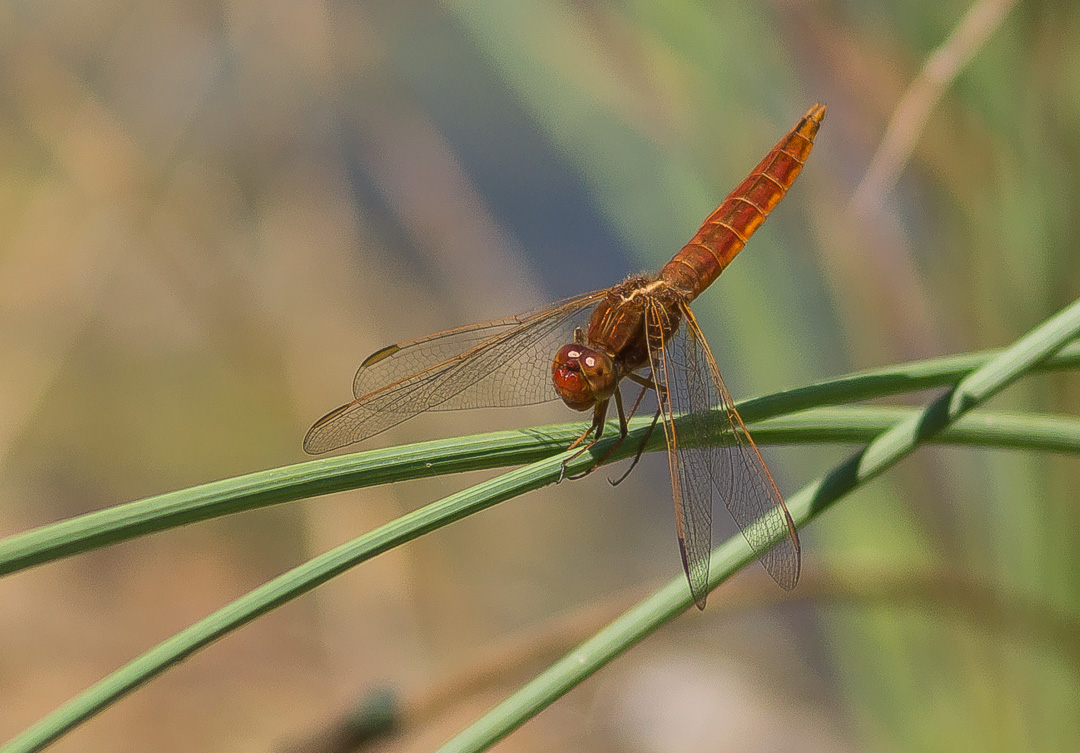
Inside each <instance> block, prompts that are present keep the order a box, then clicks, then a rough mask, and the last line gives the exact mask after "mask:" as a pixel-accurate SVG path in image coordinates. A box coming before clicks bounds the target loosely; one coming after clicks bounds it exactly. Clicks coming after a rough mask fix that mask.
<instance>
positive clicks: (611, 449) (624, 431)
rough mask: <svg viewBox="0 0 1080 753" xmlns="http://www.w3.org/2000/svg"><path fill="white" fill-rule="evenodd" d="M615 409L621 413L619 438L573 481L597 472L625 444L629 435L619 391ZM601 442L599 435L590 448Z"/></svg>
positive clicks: (617, 391)
mask: <svg viewBox="0 0 1080 753" xmlns="http://www.w3.org/2000/svg"><path fill="white" fill-rule="evenodd" d="M640 400H641V398H640V397H639V398H638V401H639V402H640ZM634 408H635V410H636V409H637V403H634ZM615 409H616V410H617V411H618V412H619V438H618V439H616V440H615V441H614V442H612V444H611V447H608V448H607V452H605V453H604V454H603V455H601V456H600V459H599V460H597V461H596V462H595V463H593V464H592V466H590V468H589V469H588V470H587V471H585V472H584V473H580V474H578V475H577V476H571V477H570V478H571V479H578V478H584V477H585V476H588V475H589V474H590V473H592V472H593V471H595V470H596V469H597V468H599V467H600V466H601V465H603V464H604V461H605V460H607V459H608V458H609V457H610V456H611V453H613V452H615V450H616V448H618V446H619V445H621V444H622V443H623V440H624V439H626V434H627V428H626V412H625V411H624V410H623V404H622V391H621V390H618V389H616V390H615ZM604 411H605V412H607V406H606V405H605V407H604ZM631 415H632V414H631ZM599 440H600V435H599V434H597V435H596V437H595V438H594V439H593V441H592V442H590V443H589V447H592V446H593V445H594V444H596V443H597V442H598V441H599ZM589 447H586V448H585V449H586V450H587V449H589ZM584 451H585V450H582V451H581V452H584ZM581 452H579V453H578V454H577V455H574V458H576V457H577V456H578V455H580V454H581ZM574 458H570V460H573V459H574ZM567 462H569V461H567Z"/></svg>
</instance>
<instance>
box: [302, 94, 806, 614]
mask: <svg viewBox="0 0 1080 753" xmlns="http://www.w3.org/2000/svg"><path fill="white" fill-rule="evenodd" d="M824 119H825V106H824V105H820V104H818V105H814V106H813V107H811V108H810V110H809V111H808V112H807V113H806V115H805V116H804V117H803V118H802V120H800V121H799V122H798V124H797V125H796V126H795V127H794V128H793V129H791V131H790V132H789V133H788V134H787V135H786V136H784V138H782V139H781V140H780V142H779V143H778V144H777V145H776V146H775V147H773V149H772V151H770V152H769V153H768V154H767V155H765V158H764V159H763V160H762V161H761V163H760V164H759V165H758V166H757V167H756V168H754V170H753V171H752V172H751V173H750V175H749V176H747V178H746V179H745V180H744V181H743V182H742V183H740V184H739V186H738V187H737V188H736V189H735V190H734V191H732V192H731V194H730V195H729V196H728V197H727V198H726V199H724V203H723V204H721V205H720V207H719V208H718V209H717V210H716V211H715V212H713V213H712V215H710V216H709V218H708V219H707V220H705V224H703V225H702V226H701V229H700V230H698V231H697V234H695V235H694V237H693V238H692V239H691V240H690V242H689V243H687V244H686V245H685V246H683V248H682V250H681V251H679V253H677V254H675V257H674V258H673V259H672V260H671V261H669V262H668V263H667V264H666V265H664V267H663V269H661V270H660V273H659V274H657V275H637V276H634V277H630V278H629V279H627V280H626V281H625V282H623V283H620V284H619V285H616V286H614V287H611V288H607V289H605V290H598V291H595V292H593V293H587V294H586V295H582V296H578V297H576V298H571V299H568V300H565V301H562V302H561V303H558V304H555V305H553V306H550V307H547V308H543V309H540V310H537V311H533V312H530V313H527V314H522V315H520V316H515V317H511V318H509V319H500V320H497V321H491V322H485V323H482V324H473V325H470V326H468V327H460V328H458V329H452V330H447V331H445V332H439V333H437V334H434V335H428V336H427V337H422V338H420V339H419V340H410V341H408V342H403V343H399V344H397V345H390V346H388V347H386V348H382V349H381V350H377V351H375V352H374V353H372V354H371V355H370V356H368V357H367V358H366V359H365V360H364V362H363V363H362V364H360V369H359V371H357V372H356V378H355V379H354V380H353V394H354V395H355V396H356V399H355V400H353V401H352V402H351V403H348V404H347V405H343V406H341V407H340V408H338V409H336V410H333V411H331V412H330V413H328V414H327V415H326V416H324V417H323V418H321V419H319V420H318V421H317V422H315V425H314V426H312V427H311V430H310V431H308V433H307V437H305V439H304V449H305V450H306V451H307V452H309V453H312V454H316V453H321V452H328V451H330V450H335V449H338V448H340V447H344V446H345V445H347V444H352V443H353V442H359V441H360V440H363V439H367V438H368V437H371V436H374V435H375V434H378V433H379V432H382V431H385V430H386V429H389V428H390V427H392V426H395V425H397V424H399V423H401V422H402V421H406V420H408V419H410V418H412V417H413V416H416V415H418V414H420V413H422V412H424V411H429V410H459V409H464V408H486V407H496V406H500V407H508V406H517V405H530V404H533V403H539V402H544V401H547V400H553V399H555V398H561V399H562V400H563V402H564V403H566V405H568V406H569V407H570V408H573V409H574V410H579V411H586V410H592V412H593V419H592V424H591V425H590V426H589V428H588V429H586V430H585V432H584V433H583V434H582V435H581V436H580V437H579V438H578V439H577V441H576V442H574V444H573V445H571V447H574V446H577V445H579V444H581V443H582V442H584V441H585V440H586V439H588V438H589V437H590V436H591V437H592V440H591V442H590V443H589V444H588V445H586V446H584V448H583V450H582V451H585V450H587V449H589V448H591V447H592V446H593V445H594V444H595V443H596V442H597V441H598V440H599V438H600V435H601V433H602V432H603V429H604V423H605V419H606V417H607V411H608V406H609V404H610V403H611V401H612V400H613V399H614V401H615V407H616V409H617V411H618V414H619V430H620V441H621V438H623V437H625V436H626V434H627V424H626V421H627V416H626V412H625V410H624V409H623V400H622V394H621V392H620V389H619V382H620V381H622V380H623V379H627V380H629V381H631V382H634V383H636V384H638V385H640V386H641V387H642V392H641V395H639V396H638V401H637V402H635V403H634V406H633V409H632V410H631V412H630V415H633V413H634V410H636V408H637V406H638V404H639V403H640V400H641V396H642V395H644V393H645V391H646V390H649V389H651V390H654V391H655V392H656V395H657V402H658V403H659V406H658V408H657V416H659V417H662V419H663V426H664V433H665V435H666V439H667V448H668V463H669V466H670V470H671V488H672V492H673V494H674V498H675V527H676V531H677V533H678V536H679V547H680V550H681V553H682V561H683V569H684V570H685V571H686V577H687V580H688V581H689V583H690V592H691V594H692V596H693V598H694V602H695V603H696V604H697V606H698V607H699V608H702V609H704V607H705V597H706V595H707V591H708V579H709V554H710V550H711V547H712V500H713V496H714V495H719V497H720V498H721V499H722V500H724V503H725V504H726V505H727V508H728V510H729V511H730V512H731V515H732V517H734V518H735V521H736V523H738V525H739V528H740V529H741V530H742V532H743V534H744V535H745V537H746V540H747V541H748V542H749V544H750V546H751V548H752V549H753V550H754V552H755V554H757V556H758V558H759V559H760V560H761V563H762V564H763V565H764V566H765V569H766V570H767V571H768V572H769V575H771V576H772V577H773V579H774V580H775V581H776V582H777V583H778V584H780V586H781V587H783V588H785V589H792V588H794V587H795V584H796V582H797V581H798V579H799V538H798V534H797V533H796V531H795V524H794V522H793V521H792V520H791V515H790V514H789V513H788V510H787V507H786V506H785V505H784V500H783V498H782V497H781V496H780V492H779V491H778V490H777V488H776V484H775V483H774V482H773V479H772V476H771V475H770V474H769V471H768V469H767V468H766V467H765V463H764V461H763V460H762V459H761V454H760V453H759V452H758V449H757V447H756V446H755V445H754V441H753V440H752V439H751V438H750V434H749V432H747V430H746V425H745V424H743V421H742V418H740V417H739V414H738V412H737V411H736V410H735V404H734V402H733V401H732V399H731V395H730V393H728V390H727V388H726V387H725V386H724V381H723V379H721V378H720V370H719V369H718V368H717V365H716V360H715V359H714V358H713V355H712V353H711V351H710V350H709V346H708V344H707V343H706V342H705V336H704V335H703V334H702V332H701V328H700V327H699V326H698V324H697V321H696V320H695V319H694V315H693V313H692V312H691V311H690V306H689V304H690V302H691V301H693V300H694V298H696V297H697V296H698V295H699V294H701V293H702V292H703V291H704V290H705V289H706V288H707V287H709V285H711V284H712V282H713V280H715V279H716V278H717V277H718V276H719V275H720V272H721V271H723V269H724V267H726V266H727V265H728V263H729V262H730V261H731V260H732V259H733V258H734V257H735V255H736V254H737V253H739V251H740V250H742V247H743V246H744V245H746V241H747V239H748V238H749V237H750V236H751V235H752V234H753V232H754V231H755V230H757V229H758V227H760V225H761V223H762V222H764V221H765V217H766V216H767V215H768V214H769V212H770V211H772V209H773V207H775V206H776V204H777V203H778V202H779V201H780V199H782V198H783V197H784V193H785V192H786V191H787V189H788V188H790V187H791V184H792V183H793V182H794V181H795V178H796V176H798V174H799V172H800V171H801V170H802V167H803V164H804V163H805V162H806V159H807V157H809V155H810V150H811V148H812V147H813V145H814V136H815V135H816V134H817V132H818V129H819V128H820V127H821V123H822V121H823V120H824ZM553 354H554V355H553ZM680 414H681V418H680V420H679V422H678V423H676V420H675V419H676V418H677V417H679V416H680ZM656 420H657V419H656V417H654V419H653V426H655V425H656ZM643 447H644V444H642V448H643ZM609 452H610V450H609ZM638 454H639V456H640V450H639V453H638ZM635 462H636V460H635ZM595 467H596V466H595V465H594V466H593V468H595ZM632 467H633V465H631V468H632ZM564 468H565V465H564ZM590 470H592V469H590Z"/></svg>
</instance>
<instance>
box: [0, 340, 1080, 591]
mask: <svg viewBox="0 0 1080 753" xmlns="http://www.w3.org/2000/svg"><path fill="white" fill-rule="evenodd" d="M998 353H999V352H998V351H988V352H982V353H968V354H963V355H959V356H948V357H944V358H935V359H929V360H925V361H916V362H912V363H906V364H900V365H897V366H890V367H887V368H882V369H874V370H871V371H864V372H860V373H856V374H851V375H848V376H842V377H838V378H836V379H830V380H828V381H824V382H820V383H818V384H814V385H809V386H807V387H800V388H797V389H793V390H788V391H785V392H780V393H776V394H774V395H768V396H765V397H760V398H754V399H751V400H745V401H742V402H740V403H739V412H740V413H741V414H742V416H743V418H744V420H746V421H747V422H754V421H759V420H761V419H764V418H769V417H773V416H779V415H782V414H784V413H789V412H793V411H798V410H805V409H807V408H811V407H815V406H821V405H835V404H837V403H842V402H847V401H851V400H864V399H867V398H872V397H882V396H886V395H892V394H897V393H900V392H908V391H912V390H921V389H927V388H931V387H940V386H943V385H947V384H953V383H955V382H956V380H958V379H960V378H961V377H963V376H964V375H965V374H969V373H971V372H972V371H973V370H974V369H976V368H978V367H979V366H981V365H983V364H985V363H987V362H988V361H989V360H990V359H991V358H993V357H994V356H995V355H997V354H998ZM1077 366H1080V343H1073V344H1072V345H1071V346H1069V347H1068V348H1066V349H1064V350H1062V352H1061V353H1059V354H1058V355H1057V356H1055V357H1054V358H1052V359H1050V360H1048V361H1047V362H1046V363H1044V364H1042V365H1041V368H1044V369H1065V368H1075V367H1077ZM641 425H642V422H635V423H634V424H633V426H634V427H635V428H636V427H640V426H641ZM580 431H581V425H580V423H573V424H560V425H556V426H545V427H539V428H536V429H526V430H516V431H504V432H495V433H491V434H483V435H477V436H470V437H456V438H453V439H445V440H438V441H434V442H422V443H418V444H412V445H405V446H402V447H392V448H388V449H380V450H369V451H366V452H359V453H354V454H351V455H344V456H340V457H333V458H326V459H323V460H314V461H310V462H307V463H300V464H297V465H292V466H286V467H284V468H275V469H272V470H268V471H260V472H258V473H252V474H248V475H245V476H240V477H237V478H232V479H225V480H223V481H215V482H212V483H209V484H203V485H201V486H197V487H193V488H190V489H183V490H180V491H176V492H170V493H168V494H162V495H158V496H155V497H148V498H146V499H142V500H137V501H134V502H129V503H126V504H123V505H117V506H115V507H111V508H108V509H106V510H100V511H97V512H92V513H88V514H86V515H81V516H78V517H75V518H71V519H69V520H64V521H60V522H58V523H52V524H49V525H46V526H42V527H40V528H36V529H34V530H31V531H26V532H24V533H20V534H16V535H14V536H9V537H7V538H6V539H4V540H2V541H0V575H5V574H10V573H14V572H17V571H19V570H23V569H25V568H28V567H33V566H34V565H38V564H42V563H45V562H50V561H52V560H56V559H60V558H62V557H68V556H71V555H73V554H79V553H81V552H86V551H89V550H91V549H96V548H99V547H103V546H108V545H110V544H115V543H119V542H121V541H127V540H129V539H132V538H135V537H137V536H141V535H145V534H148V533H154V532H158V531H164V530H168V529H170V528H175V527H177V526H182V525H187V524H190V523H195V522H198V521H202V520H208V519H211V518H215V517H220V516H222V515H229V514H232V513H237V512H243V511H246V510H253V509H256V508H260V507H266V506H269V505H275V504H280V503H282V502H291V501H294V500H297V499H305V498H308V497H314V496H318V495H321V494H330V493H332V492H339V491H345V490H349V489H359V488H363V487H367V486H375V485H378V484H384V483H391V482H394V481H405V480H409V479H414V478H419V477H429V476H433V475H440V474H449V473H457V472H461V471H469V470H479V469H486V468H495V467H502V466H508V465H518V464H521V463H532V462H535V461H537V460H539V459H541V458H544V457H547V456H549V455H551V454H552V453H555V452H558V451H559V450H561V449H562V448H563V447H565V446H566V445H567V444H569V443H570V442H571V441H573V439H574V438H575V437H577V435H578V433H580ZM755 436H756V434H755ZM659 438H660V437H659V436H658V439H659ZM631 445H633V443H632V442H631V443H628V445H627V447H625V448H624V453H625V451H626V449H628V447H629V446H631ZM620 456H621V455H620V454H616V455H614V456H613V459H617V458H619V457H620Z"/></svg>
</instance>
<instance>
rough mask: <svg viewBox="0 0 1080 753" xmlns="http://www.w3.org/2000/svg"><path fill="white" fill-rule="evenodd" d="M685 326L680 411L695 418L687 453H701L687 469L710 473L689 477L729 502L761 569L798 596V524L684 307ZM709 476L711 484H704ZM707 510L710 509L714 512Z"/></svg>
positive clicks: (679, 352) (691, 509) (680, 345)
mask: <svg viewBox="0 0 1080 753" xmlns="http://www.w3.org/2000/svg"><path fill="white" fill-rule="evenodd" d="M683 321H684V322H685V324H684V325H683V327H682V328H681V329H680V331H679V336H678V337H677V338H676V342H674V343H673V344H672V345H673V348H672V350H673V351H674V354H675V356H674V357H675V358H676V359H678V360H679V361H681V363H679V364H678V366H679V368H678V369H677V372H678V373H679V374H685V377H679V379H677V380H676V389H675V390H672V398H671V399H672V407H673V409H674V410H675V411H676V412H685V413H688V414H689V415H690V416H691V420H690V422H689V424H688V425H687V428H686V429H685V430H684V431H683V432H682V434H683V444H682V449H680V450H679V452H680V453H685V452H688V451H689V446H690V445H693V446H695V447H700V448H701V449H700V450H698V451H695V452H694V455H693V456H692V460H691V459H690V458H685V459H684V462H682V465H686V466H689V465H690V463H691V462H693V463H695V464H696V468H697V469H702V470H693V471H688V472H687V473H688V475H691V476H693V481H692V482H691V483H692V485H693V488H694V489H695V490H697V489H698V488H700V487H701V486H703V485H705V484H707V483H710V480H711V486H712V488H713V489H714V490H715V491H716V493H717V494H719V495H720V498H721V499H722V500H723V501H724V504H725V505H726V506H727V509H728V511H729V512H730V513H731V516H732V517H733V518H734V519H735V522H736V523H737V524H738V526H739V528H740V529H741V530H742V532H743V535H744V536H745V537H746V541H747V542H748V543H749V544H750V548H751V549H753V550H754V553H755V554H756V555H757V556H758V559H760V561H761V564H762V565H764V566H765V569H766V570H767V571H768V573H769V575H771V576H772V578H773V580H775V581H776V582H777V583H778V584H779V585H780V587H781V588H784V589H787V590H791V589H792V588H795V584H796V583H797V582H798V580H799V538H798V534H797V533H796V530H795V524H794V522H793V521H792V520H791V515H790V514H789V513H788V510H787V506H786V505H785V504H784V500H783V497H781V496H780V492H779V490H778V489H777V488H776V483H775V482H774V481H773V479H772V476H771V475H770V474H769V471H768V469H767V468H766V467H765V461H764V460H762V458H761V453H759V452H758V449H757V447H756V446H755V445H754V440H753V439H751V438H750V433H749V432H748V431H747V430H746V425H745V424H744V423H743V421H742V418H740V416H739V413H738V411H736V410H735V404H734V402H733V401H732V399H731V394H730V393H729V392H728V390H727V387H725V386H724V381H723V379H722V378H721V377H720V369H719V368H718V367H717V365H716V359H714V358H713V355H712V352H711V351H710V350H709V345H708V343H707V342H706V341H705V337H704V335H702V333H701V329H700V328H699V327H698V325H697V322H696V321H695V319H694V315H693V313H692V312H691V311H690V309H689V307H685V306H684V307H683ZM698 416H701V418H700V419H698V418H697V417H698ZM706 473H707V478H701V477H703V476H706ZM705 509H706V510H707V509H709V507H708V505H707V504H706V505H705ZM701 512H702V510H701V509H700V507H699V505H698V504H697V500H696V498H695V499H694V500H692V501H691V504H690V505H689V506H688V507H686V510H685V514H686V515H689V516H692V515H696V514H699V513H701Z"/></svg>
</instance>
